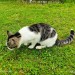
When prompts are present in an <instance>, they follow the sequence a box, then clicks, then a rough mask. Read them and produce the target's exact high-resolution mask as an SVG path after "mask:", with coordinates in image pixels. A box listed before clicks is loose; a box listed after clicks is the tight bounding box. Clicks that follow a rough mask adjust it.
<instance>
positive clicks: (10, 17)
mask: <svg viewBox="0 0 75 75" xmlns="http://www.w3.org/2000/svg"><path fill="white" fill-rule="evenodd" d="M39 22H44V23H48V24H50V25H51V26H52V27H54V28H55V29H56V31H57V32H58V35H59V39H64V38H66V37H67V36H68V35H69V31H70V29H71V28H72V29H74V30H75V4H73V3H65V4H58V3H53V4H48V5H46V4H44V5H41V4H22V3H15V2H0V75H75V40H74V41H73V42H72V43H71V44H68V45H65V46H62V47H58V46H54V47H52V48H45V49H41V50H35V49H33V50H30V49H28V48H27V47H25V46H22V47H21V48H19V49H15V50H14V51H9V50H8V49H7V48H6V47H5V42H6V39H7V34H6V31H7V30H10V31H12V32H13V33H15V32H16V31H18V30H19V29H20V28H22V27H23V26H26V25H31V24H33V23H39Z"/></svg>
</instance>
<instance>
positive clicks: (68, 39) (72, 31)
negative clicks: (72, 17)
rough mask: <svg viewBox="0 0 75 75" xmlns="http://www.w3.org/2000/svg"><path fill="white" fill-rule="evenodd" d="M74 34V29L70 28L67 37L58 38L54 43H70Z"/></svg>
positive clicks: (59, 44)
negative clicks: (63, 38)
mask: <svg viewBox="0 0 75 75" xmlns="http://www.w3.org/2000/svg"><path fill="white" fill-rule="evenodd" d="M74 35H75V32H74V30H71V31H70V35H69V37H67V39H65V40H58V39H57V41H56V45H58V46H61V45H64V44H68V43H71V42H72V41H73V39H74Z"/></svg>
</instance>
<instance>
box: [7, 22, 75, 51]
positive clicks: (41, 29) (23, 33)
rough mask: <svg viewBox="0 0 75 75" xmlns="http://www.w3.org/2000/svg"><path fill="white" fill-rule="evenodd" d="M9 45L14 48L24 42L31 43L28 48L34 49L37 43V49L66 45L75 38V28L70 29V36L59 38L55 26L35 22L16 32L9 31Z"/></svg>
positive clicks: (25, 43)
mask: <svg viewBox="0 0 75 75" xmlns="http://www.w3.org/2000/svg"><path fill="white" fill-rule="evenodd" d="M7 35H8V39H7V43H6V44H7V47H8V49H10V50H12V49H14V48H19V47H20V46H21V45H22V44H24V45H28V44H30V43H31V45H29V47H28V48H30V49H33V48H34V47H35V45H36V44H37V43H38V44H40V45H36V47H35V48H36V49H42V48H45V47H52V46H54V45H64V44H68V43H71V42H72V41H73V39H74V30H71V31H70V35H69V37H67V39H65V40H58V34H57V32H56V31H55V29H54V28H52V27H51V26H50V25H48V24H45V23H38V24H33V25H31V26H26V27H23V28H22V29H20V30H19V31H18V32H16V33H15V34H12V33H11V32H9V31H7Z"/></svg>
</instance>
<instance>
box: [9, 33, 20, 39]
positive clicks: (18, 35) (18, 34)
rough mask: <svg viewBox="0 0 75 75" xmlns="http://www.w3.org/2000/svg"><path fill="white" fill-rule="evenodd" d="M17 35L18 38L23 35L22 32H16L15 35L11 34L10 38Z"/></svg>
mask: <svg viewBox="0 0 75 75" xmlns="http://www.w3.org/2000/svg"><path fill="white" fill-rule="evenodd" d="M14 36H16V37H17V38H19V37H21V34H20V33H19V32H16V33H15V34H14V35H11V36H9V37H8V40H9V39H10V38H12V37H14Z"/></svg>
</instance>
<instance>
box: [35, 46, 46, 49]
mask: <svg viewBox="0 0 75 75" xmlns="http://www.w3.org/2000/svg"><path fill="white" fill-rule="evenodd" d="M45 47H46V46H36V49H42V48H45Z"/></svg>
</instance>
